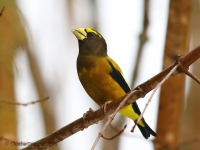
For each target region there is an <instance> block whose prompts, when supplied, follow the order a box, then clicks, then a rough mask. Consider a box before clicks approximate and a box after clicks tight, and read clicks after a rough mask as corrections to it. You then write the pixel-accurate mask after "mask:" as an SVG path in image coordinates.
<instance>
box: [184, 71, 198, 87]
mask: <svg viewBox="0 0 200 150" xmlns="http://www.w3.org/2000/svg"><path fill="white" fill-rule="evenodd" d="M184 73H185V74H186V75H188V76H189V77H190V78H192V79H193V80H194V81H196V82H197V83H199V84H200V80H199V78H198V77H196V76H195V75H194V74H192V73H191V72H189V71H188V70H184Z"/></svg>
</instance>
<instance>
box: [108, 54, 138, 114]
mask: <svg viewBox="0 0 200 150" xmlns="http://www.w3.org/2000/svg"><path fill="white" fill-rule="evenodd" d="M107 61H108V63H109V65H110V66H111V68H112V71H111V72H110V75H111V77H112V78H113V79H114V80H115V81H116V82H117V83H118V84H119V85H120V86H121V88H122V89H123V90H124V91H125V92H126V93H128V92H130V91H131V89H130V87H129V86H128V84H127V82H126V80H125V79H124V77H123V75H122V71H121V69H120V68H119V66H118V65H117V64H116V63H115V62H114V61H113V60H112V59H111V58H107ZM132 107H133V109H134V111H135V112H136V113H137V114H138V115H140V114H141V112H140V109H139V107H138V105H137V103H136V102H134V103H132Z"/></svg>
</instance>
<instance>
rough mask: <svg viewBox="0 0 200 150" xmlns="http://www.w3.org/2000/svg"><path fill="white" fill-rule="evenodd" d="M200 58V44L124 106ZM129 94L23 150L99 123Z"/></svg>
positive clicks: (139, 89)
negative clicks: (173, 71)
mask: <svg viewBox="0 0 200 150" xmlns="http://www.w3.org/2000/svg"><path fill="white" fill-rule="evenodd" d="M199 58H200V46H198V47H197V48H195V49H194V50H193V51H191V52H189V53H188V54H187V55H186V56H184V57H180V58H178V59H177V61H176V62H175V63H174V64H172V65H171V66H169V67H168V68H166V69H165V70H163V71H162V72H160V73H159V74H157V75H155V76H154V77H152V78H151V79H149V80H148V81H146V82H144V83H142V84H141V85H139V86H138V87H137V88H134V89H133V90H136V91H138V92H136V93H135V94H134V95H131V96H130V97H129V99H128V100H127V102H126V103H125V104H124V107H125V106H127V105H129V104H131V103H133V102H134V101H136V100H137V99H139V98H141V97H143V96H144V95H146V94H147V93H148V92H150V91H151V90H153V89H154V88H155V87H156V86H157V85H158V84H159V83H160V82H161V81H162V80H163V79H164V77H165V76H166V75H167V74H168V73H169V72H170V71H171V69H172V68H174V66H176V65H177V64H178V68H177V70H176V73H174V74H173V75H177V74H179V73H183V70H186V69H188V67H189V66H190V65H191V64H192V63H194V62H195V61H196V60H197V59H199ZM111 90H112V89H111ZM141 91H142V92H141ZM128 94H129V93H128ZM128 94H126V95H125V96H123V97H121V98H120V99H118V100H116V101H113V102H111V103H109V104H107V106H106V110H107V111H106V112H105V113H104V108H100V109H98V110H97V111H94V112H89V113H88V114H87V116H86V117H85V118H84V119H83V118H79V119H77V120H76V121H74V122H72V123H70V124H68V125H66V126H65V127H63V128H61V129H59V130H58V131H55V132H54V133H52V134H50V135H48V136H47V137H45V138H43V139H41V140H39V141H36V142H35V143H32V146H31V145H30V146H28V147H26V148H24V149H23V150H30V149H47V148H49V147H51V145H53V144H56V143H58V142H60V141H62V140H64V139H66V138H67V137H69V136H71V135H73V134H75V133H77V132H79V131H82V130H84V129H85V128H88V127H89V126H91V125H93V124H95V123H97V122H98V121H100V120H102V119H103V118H105V117H107V116H108V115H111V114H112V113H113V112H114V111H115V110H116V108H117V107H118V106H119V105H120V103H121V102H122V101H123V100H124V98H125V97H126V96H127V95H128Z"/></svg>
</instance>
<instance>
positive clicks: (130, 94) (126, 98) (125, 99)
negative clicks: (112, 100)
mask: <svg viewBox="0 0 200 150" xmlns="http://www.w3.org/2000/svg"><path fill="white" fill-rule="evenodd" d="M136 92H138V90H134V91H131V92H130V93H129V94H128V95H127V96H126V97H125V98H124V100H123V101H122V102H121V103H120V104H119V106H118V107H117V108H116V109H115V111H114V113H113V114H112V116H111V117H110V118H109V119H108V120H107V122H106V123H105V125H104V126H103V128H102V130H101V131H100V132H99V134H98V136H97V138H96V140H95V142H94V144H93V146H92V149H91V150H94V148H95V147H96V145H97V143H98V141H99V139H100V138H101V137H102V135H103V133H104V131H105V130H106V128H107V127H108V125H109V124H110V123H111V122H112V121H113V119H114V117H115V116H116V114H117V112H118V111H119V110H120V109H121V108H122V107H123V106H124V104H125V103H126V101H127V100H128V99H130V98H131V97H132V96H133V95H134V94H135V93H136Z"/></svg>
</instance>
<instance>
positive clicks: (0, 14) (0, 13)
mask: <svg viewBox="0 0 200 150" xmlns="http://www.w3.org/2000/svg"><path fill="white" fill-rule="evenodd" d="M4 9H5V6H3V8H2V10H1V12H0V17H1V16H2V14H3V11H4Z"/></svg>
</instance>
